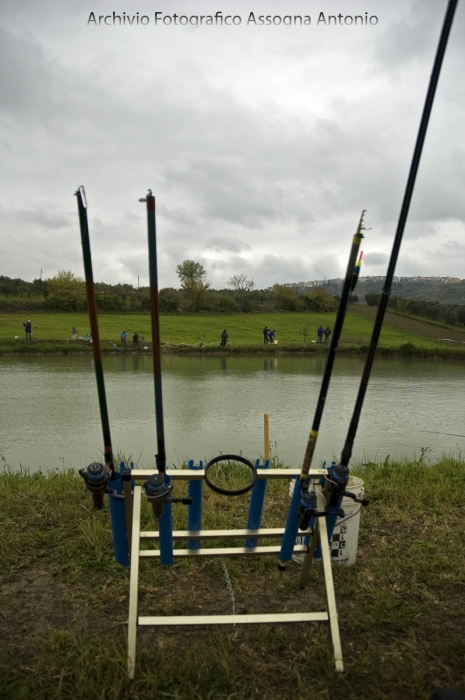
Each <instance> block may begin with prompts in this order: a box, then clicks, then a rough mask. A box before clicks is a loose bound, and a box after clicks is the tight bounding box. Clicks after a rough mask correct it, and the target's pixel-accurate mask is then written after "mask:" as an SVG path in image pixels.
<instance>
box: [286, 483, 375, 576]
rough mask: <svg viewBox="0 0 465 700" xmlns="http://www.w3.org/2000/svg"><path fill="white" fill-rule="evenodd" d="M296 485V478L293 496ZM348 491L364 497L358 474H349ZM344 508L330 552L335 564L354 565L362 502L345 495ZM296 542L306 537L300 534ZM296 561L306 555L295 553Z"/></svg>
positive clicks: (290, 487)
mask: <svg viewBox="0 0 465 700" xmlns="http://www.w3.org/2000/svg"><path fill="white" fill-rule="evenodd" d="M294 487H295V479H293V480H292V481H291V484H290V486H289V496H292V494H293V492H294ZM346 491H349V492H350V493H353V494H354V496H357V498H363V497H364V494H365V491H364V488H363V480H362V479H359V477H358V476H349V481H348V483H347V487H346ZM341 508H342V510H343V511H344V517H343V518H337V520H336V524H335V526H334V530H333V535H332V537H331V543H330V552H331V561H332V562H333V564H343V565H344V566H352V565H353V564H355V560H356V558H357V548H358V533H359V530H360V511H361V509H362V504H361V503H357V502H356V501H353V500H352V499H351V498H348V497H347V496H344V497H343V499H342V505H341ZM295 542H296V544H303V543H304V537H303V536H302V535H299V536H298V537H297V538H296V541H295ZM292 558H293V560H294V561H298V562H301V563H302V562H303V560H304V558H305V555H303V554H295V555H294V556H293V557H292Z"/></svg>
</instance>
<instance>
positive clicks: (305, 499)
mask: <svg viewBox="0 0 465 700" xmlns="http://www.w3.org/2000/svg"><path fill="white" fill-rule="evenodd" d="M364 215H365V210H363V211H362V214H361V216H360V221H359V224H358V227H357V231H356V233H355V235H354V237H353V239H352V247H351V249H350V255H349V262H348V264H347V271H346V275H345V279H344V285H343V287H342V292H341V299H340V301H339V308H338V311H337V316H336V321H335V324H334V329H333V333H332V339H331V343H330V346H329V350H328V358H327V360H326V366H325V370H324V373H323V379H322V382H321V388H320V393H319V396H318V402H317V405H316V410H315V416H314V418H313V423H312V427H311V430H310V435H309V438H308V442H307V447H306V450H305V455H304V459H303V463H302V468H301V472H300V476H299V479H298V480H297V481H296V485H295V492H298V493H299V496H300V498H299V496H298V494H297V493H295V494H294V496H293V499H292V501H291V506H290V508H289V514H288V518H287V522H286V529H285V532H284V537H283V540H282V546H281V551H280V554H279V560H278V566H279V568H280V569H281V570H282V569H284V568H285V566H286V562H287V561H289V560H290V558H291V556H292V552H293V549H294V544H295V538H296V535H297V531H298V529H299V527H300V529H302V530H306V529H307V528H308V523H309V521H310V518H311V517H312V516H313V515H316V514H317V505H316V493H315V490H314V489H313V487H312V483H311V480H310V479H309V476H308V475H309V471H310V466H311V463H312V459H313V454H314V452H315V446H316V442H317V438H318V431H319V429H320V423H321V418H322V416H323V410H324V407H325V402H326V396H327V394H328V389H329V384H330V381H331V375H332V372H333V366H334V360H335V358H336V352H337V348H338V344H339V339H340V337H341V332H342V327H343V325H344V318H345V315H346V311H347V304H348V301H349V296H350V293H351V292H352V291H353V290H354V288H355V285H356V284H357V280H358V276H359V272H360V266H361V260H362V254H360V258H359V260H358V262H357V256H358V254H359V249H360V244H361V242H362V239H363V233H362V231H363V230H364V226H363V218H364Z"/></svg>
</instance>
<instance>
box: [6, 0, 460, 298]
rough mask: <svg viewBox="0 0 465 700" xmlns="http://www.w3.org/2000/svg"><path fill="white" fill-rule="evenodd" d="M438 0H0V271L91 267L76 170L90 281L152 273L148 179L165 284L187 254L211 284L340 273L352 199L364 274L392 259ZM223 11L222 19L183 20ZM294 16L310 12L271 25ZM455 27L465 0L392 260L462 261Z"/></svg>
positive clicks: (446, 270)
mask: <svg viewBox="0 0 465 700" xmlns="http://www.w3.org/2000/svg"><path fill="white" fill-rule="evenodd" d="M446 5H447V1H446V0H337V2H334V1H333V0H285V1H284V0H283V1H281V2H278V0H215V1H214V2H212V0H158V2H157V1H156V0H155V2H150V1H148V0H139V1H138V2H130V3H129V2H126V3H124V2H122V1H121V0H111V2H110V1H109V0H108V2H107V1H106V0H98V1H97V0H95V2H93V3H92V2H91V0H79V2H78V1H77V0H66V2H63V0H20V2H18V0H0V7H1V28H0V62H1V85H0V100H1V104H0V110H1V111H0V115H1V117H0V118H1V166H0V169H1V181H0V185H1V187H0V205H1V208H0V215H1V239H0V274H4V275H8V276H10V277H22V278H23V279H27V280H32V279H33V278H35V277H39V276H40V271H41V269H42V270H43V277H44V278H46V277H50V276H53V275H55V274H56V273H57V271H58V270H61V269H70V270H72V271H73V272H74V273H76V274H78V275H80V276H83V265H82V257H81V249H80V237H79V227H78V216H77V206H76V198H75V197H74V191H75V190H76V188H77V187H78V186H79V185H84V186H85V188H86V193H87V199H88V204H89V212H88V213H89V228H90V235H91V246H92V254H93V266H94V278H95V280H97V281H106V282H110V283H112V284H116V283H117V282H129V283H132V284H137V275H140V281H141V284H146V283H147V281H148V272H147V268H148V262H147V240H146V218H145V208H144V205H143V204H139V203H138V201H137V200H138V199H139V198H140V197H143V196H144V195H145V193H146V191H147V188H151V189H152V190H153V192H154V194H155V196H156V200H157V230H158V248H159V277H160V286H162V287H163V286H178V280H177V277H176V265H178V264H179V263H181V262H182V261H183V260H186V259H194V260H197V261H200V262H201V263H202V264H203V265H204V266H205V268H206V270H207V273H208V279H209V280H211V282H212V284H213V286H214V287H216V288H223V287H225V286H226V284H227V279H228V277H229V276H230V275H232V274H237V273H243V274H245V275H247V276H249V277H251V278H253V280H254V283H255V285H256V286H257V287H259V288H260V287H267V286H270V285H272V284H274V283H275V282H291V281H294V282H298V281H307V280H314V279H323V278H324V277H327V278H332V277H336V276H340V275H342V274H343V273H344V270H345V267H346V264H347V257H348V253H349V249H350V244H351V240H352V235H353V233H354V232H355V230H356V226H357V223H358V220H359V217H360V213H361V210H362V209H366V210H367V215H366V225H367V226H369V227H372V230H371V231H368V232H367V234H366V240H365V241H364V245H363V249H364V251H365V257H364V262H365V264H364V267H363V271H362V274H363V275H382V274H385V271H386V267H387V260H388V257H389V254H390V251H391V247H392V242H393V236H394V233H395V228H396V224H397V219H398V216H399V211H400V206H401V201H402V197H403V192H404V188H405V184H406V179H407V174H408V169H409V167H410V163H411V159H412V154H413V148H414V145H415V139H416V136H417V132H418V126H419V122H420V117H421V113H422V109H423V105H424V100H425V96H426V90H427V87H428V82H429V77H430V74H431V69H432V65H433V60H434V56H435V52H436V47H437V43H438V39H439V34H440V30H441V27H442V23H443V18H444V14H445V10H446ZM113 11H115V12H116V13H117V15H119V16H121V18H122V19H123V18H124V15H123V13H126V16H129V18H133V17H134V22H133V24H132V25H129V24H128V23H126V24H125V25H121V26H118V20H116V22H117V24H116V26H115V25H113V20H112V13H113ZM156 12H158V13H159V14H158V15H157V17H158V18H159V22H158V24H157V25H156V24H155V13H156ZM217 12H220V13H222V17H223V26H220V25H219V24H217V25H216V26H197V27H195V26H192V23H195V22H196V21H197V22H199V21H200V20H196V19H195V17H198V16H200V15H203V16H208V15H212V14H213V15H214V14H215V13H217ZM91 13H94V15H91ZM137 13H138V14H137ZM251 13H253V16H254V18H255V20H256V24H254V22H253V21H250V20H251ZM174 14H177V15H178V17H181V16H183V15H184V16H186V17H187V18H188V19H187V20H179V19H178V20H177V21H178V24H175V20H174ZM331 14H333V15H338V14H342V17H343V22H345V23H346V24H344V25H342V26H333V25H331V26H329V25H328V23H326V24H325V22H324V21H323V19H324V20H326V22H328V17H329V15H331ZM100 15H101V16H102V17H103V16H108V15H109V16H110V18H111V19H110V20H107V22H108V21H110V22H111V23H110V24H109V25H108V24H107V25H105V24H100V25H99V24H98V21H99V16H100ZM260 15H270V16H271V17H274V18H275V19H274V22H275V26H267V25H265V26H262V25H260V24H259V16H260ZM289 15H290V16H292V17H293V16H294V15H300V16H302V17H303V19H304V20H305V16H308V17H310V20H311V24H307V25H306V26H284V25H283V23H281V25H280V26H276V23H278V22H279V21H280V20H283V21H286V22H288V21H289V20H284V18H285V17H287V16H289ZM355 15H359V16H362V17H363V19H364V21H365V18H367V20H368V23H367V24H363V25H362V26H360V24H358V25H357V26H355V21H354V23H353V24H352V25H350V24H348V23H349V22H350V18H354V17H355ZM144 16H145V17H147V20H145V19H143V18H144ZM227 16H233V17H235V18H236V19H235V20H234V21H235V22H236V24H235V25H233V26H225V25H224V21H225V18H226V17H227ZM93 17H95V20H96V22H93V21H92V18H93ZM322 18H323V19H322ZM344 18H345V19H344ZM370 18H371V19H370ZM89 19H90V20H91V21H90V22H89ZM138 19H139V24H137V20H138ZM163 20H164V21H165V23H164V22H163ZM239 20H240V24H239ZM318 20H320V21H318ZM142 21H143V22H147V23H146V24H142ZM179 21H189V22H190V25H188V26H181V25H180V24H179ZM204 21H206V20H204ZM229 21H231V20H229ZM358 21H359V20H358ZM169 22H171V24H169ZM307 22H308V20H307ZM464 39H465V2H464V1H463V0H462V2H460V3H459V7H458V10H457V13H456V17H455V21H454V25H453V28H452V33H451V37H450V40H449V45H448V49H447V53H446V58H445V61H444V64H443V68H442V72H441V78H440V82H439V87H438V90H437V93H436V100H435V104H434V108H433V114H432V118H431V120H430V125H429V130H428V135H427V139H426V144H425V148H424V151H423V157H422V161H421V165H420V171H419V176H418V179H417V185H416V188H415V192H414V197H413V201H412V207H411V210H410V215H409V220H408V224H407V227H406V232H405V237H404V242H403V245H402V249H401V253H400V257H399V261H398V266H397V270H396V274H399V275H409V276H410V275H422V276H427V275H452V276H457V277H460V278H461V279H463V278H465V264H464V260H465V128H464V114H465V80H464V77H463V76H464V73H465V40H464Z"/></svg>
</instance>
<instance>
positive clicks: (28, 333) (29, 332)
mask: <svg viewBox="0 0 465 700" xmlns="http://www.w3.org/2000/svg"><path fill="white" fill-rule="evenodd" d="M23 326H24V330H25V331H26V340H32V323H31V322H30V321H26V323H23Z"/></svg>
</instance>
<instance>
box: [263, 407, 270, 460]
mask: <svg viewBox="0 0 465 700" xmlns="http://www.w3.org/2000/svg"><path fill="white" fill-rule="evenodd" d="M263 428H264V433H265V453H264V454H265V460H267V459H270V428H269V425H268V413H264V414H263Z"/></svg>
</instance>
